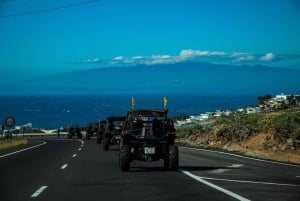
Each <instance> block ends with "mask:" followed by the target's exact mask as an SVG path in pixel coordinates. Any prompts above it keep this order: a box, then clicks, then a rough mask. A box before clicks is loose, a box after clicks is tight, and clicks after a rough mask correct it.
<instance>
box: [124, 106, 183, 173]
mask: <svg viewBox="0 0 300 201" xmlns="http://www.w3.org/2000/svg"><path fill="white" fill-rule="evenodd" d="M167 114H168V110H167V109H131V110H129V111H128V112H127V116H126V120H125V134H124V135H123V137H122V140H121V143H120V153H119V166H120V169H121V170H122V171H129V169H130V162H131V161H133V160H139V161H158V160H160V159H163V160H164V167H165V169H167V170H177V169H178V161H179V158H178V147H177V146H176V145H175V144H174V141H175V128H174V124H173V121H172V120H171V119H168V117H167Z"/></svg>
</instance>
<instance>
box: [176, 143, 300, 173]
mask: <svg viewBox="0 0 300 201" xmlns="http://www.w3.org/2000/svg"><path fill="white" fill-rule="evenodd" d="M180 148H184V149H191V150H198V151H205V152H212V153H220V154H225V155H229V156H235V157H239V158H246V159H249V160H254V161H261V162H265V163H273V164H278V165H286V166H291V167H299V168H300V165H294V164H289V163H282V162H277V161H268V160H264V159H259V158H252V157H248V156H242V155H237V154H232V153H226V152H222V151H215V150H208V149H201V148H193V147H180Z"/></svg>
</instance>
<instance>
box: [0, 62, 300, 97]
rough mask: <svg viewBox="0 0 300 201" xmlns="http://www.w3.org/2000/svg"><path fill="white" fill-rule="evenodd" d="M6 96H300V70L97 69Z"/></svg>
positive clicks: (6, 90)
mask: <svg viewBox="0 0 300 201" xmlns="http://www.w3.org/2000/svg"><path fill="white" fill-rule="evenodd" d="M0 90H2V94H94V93H100V94H101V93H102V94H105V93H119V94H124V93H129V94H135V93H164V94H166V93H170V94H174V93H175V94H176V93H178V94H199V95H201V94H203V95H227V94H228V95H249V94H251V95H264V94H278V93H282V92H283V93H287V94H299V93H300V70H295V69H286V68H275V67H268V66H262V65H255V66H248V65H243V66H237V65H224V64H211V63H199V62H182V63H176V64H157V65H137V66H120V67H107V68H95V69H89V70H80V71H73V72H69V73H64V74H56V75H51V76H45V77H41V78H37V79H30V80H24V81H21V82H14V83H11V84H9V87H8V86H1V87H0Z"/></svg>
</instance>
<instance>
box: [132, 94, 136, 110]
mask: <svg viewBox="0 0 300 201" xmlns="http://www.w3.org/2000/svg"><path fill="white" fill-rule="evenodd" d="M134 106H135V100H134V97H133V96H132V97H131V109H133V110H134Z"/></svg>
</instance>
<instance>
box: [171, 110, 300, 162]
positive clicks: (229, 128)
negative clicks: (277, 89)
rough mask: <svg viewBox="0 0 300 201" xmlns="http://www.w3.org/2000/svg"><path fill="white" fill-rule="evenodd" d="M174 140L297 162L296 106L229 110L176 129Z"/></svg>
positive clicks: (299, 129)
mask: <svg viewBox="0 0 300 201" xmlns="http://www.w3.org/2000/svg"><path fill="white" fill-rule="evenodd" d="M177 137H178V138H177V143H180V144H184V145H188V146H195V147H206V148H214V149H215V148H217V149H223V150H226V151H229V152H236V153H242V154H245V155H248V156H252V157H258V158H265V159H271V160H276V161H284V162H291V163H298V164H300V110H299V108H298V109H292V110H286V111H281V112H275V113H268V114H252V115H242V114H237V113H236V114H233V115H231V116H229V117H223V118H219V119H217V120H215V121H214V122H213V123H209V124H202V125H201V124H198V125H192V126H188V127H183V128H179V129H178V130H177Z"/></svg>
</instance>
